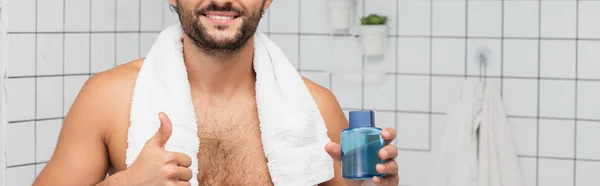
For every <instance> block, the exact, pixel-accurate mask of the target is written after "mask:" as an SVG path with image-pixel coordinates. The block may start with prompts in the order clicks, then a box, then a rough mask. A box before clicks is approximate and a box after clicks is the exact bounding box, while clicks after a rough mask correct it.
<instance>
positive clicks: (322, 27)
mask: <svg viewBox="0 0 600 186" xmlns="http://www.w3.org/2000/svg"><path fill="white" fill-rule="evenodd" d="M166 2H167V1H166V0H143V1H142V0H137V1H136V0H129V1H125V0H120V1H117V0H114V1H107V0H7V3H8V7H7V8H5V9H6V10H7V11H8V16H9V17H8V22H7V28H8V32H9V33H8V35H7V40H8V44H7V47H8V54H9V56H8V62H9V66H8V67H9V70H8V76H9V78H8V82H7V85H8V95H7V97H8V111H7V114H8V115H7V116H8V117H7V119H8V124H7V126H6V128H7V130H8V131H7V133H8V136H7V138H8V143H7V144H8V145H7V157H6V159H7V185H30V184H31V182H32V181H33V180H34V179H35V177H36V175H37V174H38V173H39V172H40V170H42V169H43V167H44V165H45V163H46V162H47V161H48V159H49V158H50V156H51V154H52V152H53V149H54V147H55V143H56V140H57V137H58V132H59V130H60V127H61V124H62V121H63V117H64V115H65V114H66V113H67V112H68V110H69V108H70V105H71V103H72V102H73V99H74V98H75V97H76V95H77V93H78V91H79V90H80V88H81V86H82V85H83V83H84V82H85V81H86V80H87V79H88V78H89V76H90V75H93V74H95V73H98V72H101V71H104V70H107V69H109V68H111V67H114V66H115V65H119V64H122V63H125V62H127V61H130V60H133V59H136V58H139V57H143V56H144V55H145V53H146V52H147V51H148V49H149V47H150V46H151V45H152V42H153V40H154V39H155V38H156V36H157V35H158V33H159V31H160V30H161V29H162V28H163V27H164V26H167V25H170V24H172V23H175V22H176V21H177V19H176V17H174V16H173V13H172V12H170V11H169V9H168V7H167V6H166V5H167V4H166ZM357 4H358V6H357V10H356V11H357V16H360V15H366V14H369V13H381V14H385V15H388V16H389V28H390V35H389V48H388V49H389V50H388V53H387V55H386V56H385V57H384V58H383V59H370V58H364V57H363V56H361V54H360V46H359V45H358V41H359V39H360V37H354V36H353V35H354V34H358V32H357V31H356V30H357V29H356V28H354V29H352V30H351V31H350V32H349V34H347V35H331V34H330V32H329V30H328V24H327V17H326V12H327V8H326V6H325V1H323V0H302V1H300V0H275V2H274V3H273V5H272V7H271V9H270V11H269V12H268V13H267V14H266V16H265V17H264V18H263V20H262V22H261V25H260V30H261V31H264V32H267V33H268V35H269V36H270V37H271V38H272V39H273V40H274V41H275V42H276V43H278V44H279V45H280V47H282V48H283V49H284V51H285V52H286V53H287V55H288V57H289V58H290V60H291V61H292V63H293V64H294V65H295V66H296V67H297V68H298V69H299V71H300V72H301V73H302V75H304V76H306V77H308V78H310V79H312V80H313V81H315V82H317V83H319V84H321V85H323V86H324V87H326V88H328V89H330V90H331V91H332V92H333V93H334V94H335V95H336V97H337V98H338V100H339V101H340V104H341V106H342V107H343V108H344V111H345V112H347V111H349V110H355V109H373V110H375V111H376V112H377V113H376V115H377V124H378V125H379V126H380V127H393V128H396V129H397V130H398V138H397V140H396V141H395V145H397V147H398V148H399V149H400V151H399V154H400V155H399V157H398V159H397V160H398V161H399V164H400V175H401V185H411V186H412V185H416V184H417V183H418V182H419V181H420V180H422V179H423V177H424V176H425V175H426V174H425V173H426V171H427V169H426V168H427V166H426V165H427V163H429V162H430V160H431V158H430V157H429V155H430V153H431V151H432V149H436V147H437V146H436V144H437V143H438V142H439V139H440V134H441V132H442V129H443V125H444V119H445V113H446V112H447V111H448V110H449V109H450V108H451V107H452V106H453V103H454V101H455V100H456V96H457V95H458V90H459V87H460V84H461V83H462V82H463V81H464V80H465V79H471V78H476V79H478V78H479V77H478V76H479V75H480V74H479V70H480V69H479V66H478V65H477V63H476V62H475V60H474V59H475V58H474V56H475V53H476V51H477V50H478V49H479V48H480V47H487V48H489V49H490V50H491V56H492V57H491V61H490V66H489V67H487V68H486V69H485V71H486V74H487V76H486V78H485V79H486V80H487V81H488V82H496V83H498V84H499V85H500V88H501V93H502V95H503V99H504V103H505V107H506V109H507V114H508V115H509V118H510V119H509V122H510V127H512V130H513V132H514V135H515V140H516V144H517V148H518V153H519V159H520V162H521V167H522V169H523V171H524V174H525V176H526V179H527V185H528V186H554V185H556V186H559V185H560V186H569V185H572V186H591V185H598V183H600V177H598V176H596V175H597V173H598V172H600V149H599V148H597V146H598V141H600V114H597V112H595V111H597V110H600V98H599V97H598V96H597V95H599V94H600V75H599V74H598V73H595V72H597V71H599V70H600V54H598V52H595V51H599V50H600V25H599V24H597V21H596V20H598V19H600V11H597V10H599V9H600V2H599V1H591V0H585V1H584V0H580V1H569V0H555V1H532V0H511V1H500V0H489V1H470V0H469V1H465V0H452V1H444V0H359V2H358V3H357ZM357 18H358V17H357ZM331 64H338V65H339V64H341V66H346V67H357V68H360V69H367V70H368V71H377V72H385V73H386V74H385V75H384V77H383V78H382V77H381V76H380V74H379V73H374V74H366V75H362V74H351V73H350V74H348V73H338V72H337V69H334V70H333V71H334V72H331V71H330V70H331V69H330V68H328V67H329V66H330V65H331Z"/></svg>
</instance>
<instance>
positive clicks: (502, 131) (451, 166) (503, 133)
mask: <svg viewBox="0 0 600 186" xmlns="http://www.w3.org/2000/svg"><path fill="white" fill-rule="evenodd" d="M444 124H445V125H444V132H443V136H442V139H441V141H440V144H439V149H434V150H432V157H433V161H432V164H431V168H430V169H431V171H430V172H429V173H430V174H429V175H428V176H426V178H425V180H423V184H422V185H426V186H523V184H524V183H523V178H522V175H521V171H520V168H519V165H518V160H517V153H516V150H515V147H514V144H513V143H514V142H513V139H512V135H511V132H510V128H509V126H508V122H507V119H506V115H505V112H504V105H503V104H502V101H501V98H500V94H499V91H498V88H497V85H496V84H494V83H487V85H486V86H484V85H482V84H480V83H479V82H478V81H472V80H469V81H467V82H466V83H465V84H464V85H463V86H462V87H461V94H460V97H459V100H458V102H457V104H456V105H455V106H454V108H453V109H452V110H450V111H449V112H448V113H447V115H446V121H445V122H444Z"/></svg>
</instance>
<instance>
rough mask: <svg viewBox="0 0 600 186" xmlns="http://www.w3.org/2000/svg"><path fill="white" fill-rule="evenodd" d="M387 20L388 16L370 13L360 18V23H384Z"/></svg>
mask: <svg viewBox="0 0 600 186" xmlns="http://www.w3.org/2000/svg"><path fill="white" fill-rule="evenodd" d="M386 22H387V16H380V15H377V14H369V15H368V16H363V17H362V18H361V19H360V23H361V24H363V25H383V24H385V23H386Z"/></svg>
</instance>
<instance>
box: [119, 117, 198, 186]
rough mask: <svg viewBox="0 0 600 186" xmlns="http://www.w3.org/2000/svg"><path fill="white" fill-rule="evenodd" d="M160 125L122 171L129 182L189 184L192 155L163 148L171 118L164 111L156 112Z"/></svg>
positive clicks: (168, 133)
mask: <svg viewBox="0 0 600 186" xmlns="http://www.w3.org/2000/svg"><path fill="white" fill-rule="evenodd" d="M159 118H160V128H159V129H158V132H156V134H154V136H153V137H152V138H151V139H150V140H148V141H147V142H146V144H145V145H144V148H143V149H142V151H141V152H140V155H139V156H138V157H137V159H136V160H135V161H134V162H133V163H132V165H131V167H130V168H129V169H127V170H125V172H126V175H127V178H128V183H129V184H131V185H190V183H189V180H190V179H191V178H192V171H191V170H190V169H189V166H190V165H191V164H192V160H191V158H190V157H189V156H188V155H186V154H183V153H178V152H167V151H165V144H166V143H167V140H169V138H170V137H171V132H172V129H173V128H172V125H171V121H170V120H169V118H168V117H167V115H166V114H165V113H162V112H161V113H160V114H159Z"/></svg>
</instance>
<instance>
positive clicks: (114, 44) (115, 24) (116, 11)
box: [113, 0, 119, 67]
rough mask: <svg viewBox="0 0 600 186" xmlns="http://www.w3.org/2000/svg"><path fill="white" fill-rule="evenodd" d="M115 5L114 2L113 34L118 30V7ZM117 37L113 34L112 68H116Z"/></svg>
mask: <svg viewBox="0 0 600 186" xmlns="http://www.w3.org/2000/svg"><path fill="white" fill-rule="evenodd" d="M117 4H118V3H117V0H115V14H114V16H115V17H114V21H115V22H114V23H113V26H114V30H115V32H117V31H118V30H119V29H118V28H117V27H118V26H117V21H118V20H117V16H118V12H119V7H117ZM117 35H119V34H116V33H115V34H114V35H113V40H114V43H113V52H114V54H113V55H114V56H113V60H114V61H113V63H114V64H113V67H115V66H117V53H118V52H119V51H118V50H117Z"/></svg>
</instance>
